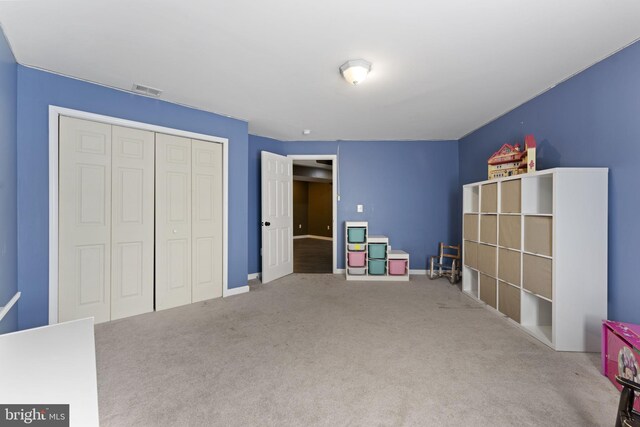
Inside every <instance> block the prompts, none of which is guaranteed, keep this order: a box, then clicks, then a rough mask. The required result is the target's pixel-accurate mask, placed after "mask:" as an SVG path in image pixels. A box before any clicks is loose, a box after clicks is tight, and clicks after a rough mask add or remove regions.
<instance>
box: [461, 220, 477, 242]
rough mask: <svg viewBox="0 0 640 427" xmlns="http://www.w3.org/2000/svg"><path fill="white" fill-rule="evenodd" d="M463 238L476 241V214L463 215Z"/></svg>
mask: <svg viewBox="0 0 640 427" xmlns="http://www.w3.org/2000/svg"><path fill="white" fill-rule="evenodd" d="M464 239H465V240H473V241H476V242H477V241H478V215H477V214H465V215H464Z"/></svg>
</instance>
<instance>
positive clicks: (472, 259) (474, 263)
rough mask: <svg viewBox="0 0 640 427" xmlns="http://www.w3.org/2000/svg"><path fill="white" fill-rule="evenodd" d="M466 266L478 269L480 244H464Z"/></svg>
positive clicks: (467, 242)
mask: <svg viewBox="0 0 640 427" xmlns="http://www.w3.org/2000/svg"><path fill="white" fill-rule="evenodd" d="M463 261H464V265H468V266H469V267H471V268H476V269H477V268H478V244H477V243H475V242H469V241H466V240H465V242H464V255H463Z"/></svg>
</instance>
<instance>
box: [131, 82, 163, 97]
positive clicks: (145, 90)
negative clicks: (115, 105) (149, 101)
mask: <svg viewBox="0 0 640 427" xmlns="http://www.w3.org/2000/svg"><path fill="white" fill-rule="evenodd" d="M133 91H134V92H138V93H141V94H143V95H148V96H160V94H161V93H162V91H161V90H160V89H156V88H153V87H149V86H145V85H141V84H138V83H134V84H133Z"/></svg>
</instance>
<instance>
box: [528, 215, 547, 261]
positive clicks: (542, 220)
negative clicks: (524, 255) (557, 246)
mask: <svg viewBox="0 0 640 427" xmlns="http://www.w3.org/2000/svg"><path fill="white" fill-rule="evenodd" d="M552 234H553V218H552V217H550V216H526V217H524V250H525V251H527V252H532V253H534V254H541V255H547V256H552V242H553V236H552Z"/></svg>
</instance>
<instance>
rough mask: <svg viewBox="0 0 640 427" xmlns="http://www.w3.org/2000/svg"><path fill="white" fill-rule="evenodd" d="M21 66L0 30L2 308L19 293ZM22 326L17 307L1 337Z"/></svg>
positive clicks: (0, 325) (1, 328)
mask: <svg viewBox="0 0 640 427" xmlns="http://www.w3.org/2000/svg"><path fill="white" fill-rule="evenodd" d="M17 88H18V83H17V65H16V60H15V58H14V56H13V53H12V52H11V48H10V47H9V43H8V42H7V39H6V37H5V35H4V33H3V32H2V29H0V306H3V305H5V304H6V303H7V302H8V301H9V300H10V299H11V297H13V296H14V295H15V293H16V292H17V291H18V270H17V266H18V264H17V262H18V261H17V253H18V242H17V236H18V234H17V218H16V213H17V193H16V187H17V186H16V183H17V168H16V157H17V154H16V150H17V136H16V135H17V132H16V120H17V119H16V117H17V112H16V111H17V110H16V109H17V107H16V103H17V98H18V97H17V93H18V92H17ZM17 327H18V309H17V308H16V307H15V306H14V308H13V309H11V311H10V312H9V313H8V314H7V316H6V317H5V318H4V319H3V320H2V322H0V334H2V333H5V332H11V331H15V330H16V328H17Z"/></svg>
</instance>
